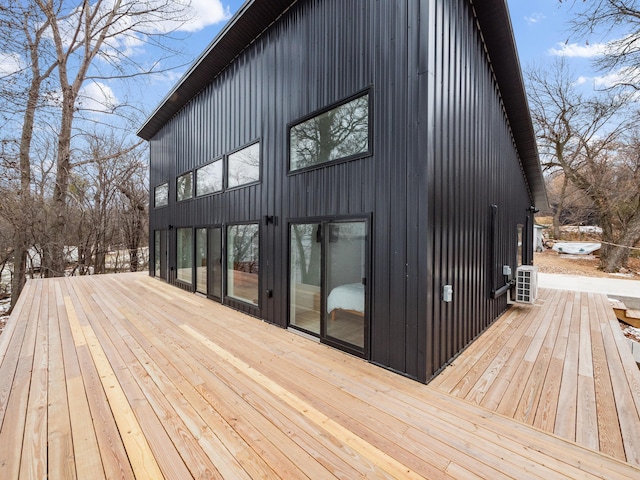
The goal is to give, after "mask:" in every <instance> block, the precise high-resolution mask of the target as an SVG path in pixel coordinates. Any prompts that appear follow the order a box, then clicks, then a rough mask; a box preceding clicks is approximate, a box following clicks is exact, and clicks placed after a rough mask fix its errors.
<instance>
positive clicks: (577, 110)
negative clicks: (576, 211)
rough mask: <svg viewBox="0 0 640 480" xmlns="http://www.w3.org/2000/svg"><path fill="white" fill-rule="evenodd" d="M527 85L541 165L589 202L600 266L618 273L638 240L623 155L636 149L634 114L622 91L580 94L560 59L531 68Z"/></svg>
mask: <svg viewBox="0 0 640 480" xmlns="http://www.w3.org/2000/svg"><path fill="white" fill-rule="evenodd" d="M528 83H529V88H528V91H529V97H530V103H531V113H532V118H533V121H534V125H535V126H536V129H537V136H538V144H539V149H540V153H541V156H542V162H543V165H544V168H545V169H546V170H555V169H561V170H562V171H563V173H564V175H565V176H566V178H567V180H568V181H569V182H570V183H571V184H572V185H573V186H575V187H576V188H577V189H579V190H580V191H581V192H583V193H584V195H585V196H586V197H587V198H589V200H590V201H591V202H592V204H593V208H594V211H595V212H596V213H597V215H598V219H599V222H600V227H601V228H602V230H603V247H602V254H601V268H602V269H604V270H605V271H616V270H617V269H618V268H619V267H621V266H624V265H625V263H626V261H627V259H628V254H629V250H628V248H625V247H632V246H633V245H634V244H635V243H636V242H637V241H638V240H640V235H638V233H639V232H640V205H638V204H637V200H638V199H639V198H640V183H637V182H636V183H635V184H634V183H633V180H632V179H633V178H634V175H635V170H634V168H635V167H634V166H633V162H632V161H627V160H626V158H627V157H629V156H630V154H629V153H625V152H628V151H634V147H633V146H634V145H635V140H633V137H632V138H629V136H628V135H627V134H628V131H629V129H630V128H631V127H632V126H633V125H634V121H633V118H634V116H635V115H637V113H635V112H630V110H629V102H628V99H627V98H625V97H624V96H623V95H619V94H618V95H615V94H613V93H612V92H608V93H605V94H601V95H598V96H593V97H586V96H585V95H583V94H581V93H580V92H579V91H578V90H577V88H576V85H575V83H574V82H572V80H571V73H570V72H569V70H568V68H567V66H566V63H564V62H563V61H559V62H558V63H556V64H555V65H554V66H553V67H552V68H551V70H546V71H545V70H533V71H530V72H529V74H528ZM633 114H635V115H633ZM631 157H632V155H631ZM623 180H624V186H625V187H624V188H625V191H624V192H621V190H620V187H621V185H622V184H621V181H623Z"/></svg>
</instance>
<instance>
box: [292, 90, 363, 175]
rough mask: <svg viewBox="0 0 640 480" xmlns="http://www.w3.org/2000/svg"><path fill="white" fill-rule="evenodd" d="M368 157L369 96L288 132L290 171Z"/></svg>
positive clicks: (334, 109)
mask: <svg viewBox="0 0 640 480" xmlns="http://www.w3.org/2000/svg"><path fill="white" fill-rule="evenodd" d="M368 154H370V150H369V95H368V94H365V95H362V96H360V97H357V98H355V99H352V100H349V101H347V102H345V103H343V104H341V105H338V106H337V107H334V108H332V109H330V110H326V111H324V112H322V113H320V114H318V115H315V116H313V117H311V118H309V119H308V120H304V121H302V122H300V123H298V124H297V125H294V126H292V127H291V128H290V130H289V169H290V170H291V171H294V170H300V169H303V168H309V167H313V166H315V165H320V164H323V163H327V162H332V161H337V160H342V159H350V158H357V157H360V156H365V155H368Z"/></svg>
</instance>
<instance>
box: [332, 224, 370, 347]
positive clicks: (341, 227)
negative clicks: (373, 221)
mask: <svg viewBox="0 0 640 480" xmlns="http://www.w3.org/2000/svg"><path fill="white" fill-rule="evenodd" d="M365 227H366V226H365V222H341V223H330V224H328V225H327V238H328V241H327V243H326V262H325V285H326V289H325V292H326V295H327V308H326V313H325V315H326V321H325V326H326V331H325V335H326V337H328V338H333V339H337V340H339V341H341V342H345V343H348V344H351V345H355V346H356V347H358V348H364V331H365V322H364V320H365V284H366V275H365V269H366V262H365V258H366V255H365V251H366V228H365Z"/></svg>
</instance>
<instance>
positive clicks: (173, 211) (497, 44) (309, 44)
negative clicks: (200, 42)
mask: <svg viewBox="0 0 640 480" xmlns="http://www.w3.org/2000/svg"><path fill="white" fill-rule="evenodd" d="M138 135H139V136H140V137H142V138H143V139H146V140H148V141H149V144H150V158H151V160H150V161H151V167H150V200H151V204H150V239H151V243H150V244H151V246H152V248H151V260H152V261H151V272H150V274H151V275H154V276H156V277H159V278H160V279H163V280H165V281H167V282H169V283H170V284H173V285H175V286H177V287H180V288H183V289H186V290H189V291H193V292H199V293H201V294H203V295H206V296H208V297H209V298H211V299H212V300H214V301H217V302H222V303H223V304H224V305H227V306H229V307H231V308H235V309H238V310H241V311H244V312H246V313H248V314H250V315H253V316H255V317H258V318H260V319H262V320H264V321H266V322H270V323H273V324H276V325H278V326H280V327H283V328H289V329H293V330H296V331H299V332H301V333H303V334H305V335H308V336H310V337H313V338H315V339H317V340H318V341H320V342H323V343H326V344H327V345H330V346H332V347H335V348H338V349H342V350H344V351H346V352H349V353H351V354H354V355H358V356H361V357H363V358H365V359H366V360H368V361H370V362H373V363H375V364H378V365H380V366H383V367H385V368H388V369H391V370H394V371H396V372H399V373H402V374H404V375H407V376H410V377H412V378H415V379H417V380H419V381H422V382H426V381H428V380H429V379H430V378H432V377H433V375H434V374H436V373H437V372H438V371H439V370H440V369H441V368H443V367H444V366H445V365H446V364H447V363H448V362H449V361H450V360H451V359H452V358H453V357H455V355H456V354H457V353H459V352H460V351H461V350H462V349H464V348H465V346H466V345H468V344H469V342H471V341H472V340H473V339H474V338H475V337H476V336H477V335H479V334H480V333H481V332H482V331H483V330H484V329H485V328H486V327H487V326H488V325H489V324H491V323H492V322H493V320H495V319H496V318H497V317H498V316H499V315H500V314H501V313H502V312H504V311H505V310H506V308H507V307H508V304H507V302H508V295H507V292H508V290H509V289H510V280H512V278H513V276H514V274H515V272H516V269H517V268H518V266H520V265H527V264H531V263H532V259H533V245H532V235H533V233H532V232H533V212H534V211H535V208H536V206H538V207H540V206H542V205H545V204H546V201H547V200H546V194H545V190H544V183H543V177H542V172H541V168H540V164H539V159H538V154H537V149H536V142H535V136H534V131H533V127H532V123H531V119H530V115H529V110H528V106H527V101H526V96H525V91H524V87H523V81H522V75H521V72H520V66H519V62H518V57H517V53H516V48H515V43H514V38H513V32H512V29H511V24H510V19H509V14H508V10H507V6H506V3H505V0H379V1H373V0H248V1H247V2H246V3H245V4H244V5H243V6H242V7H241V9H240V10H239V11H238V13H237V14H236V15H235V16H234V17H233V18H232V19H231V20H230V21H229V23H228V24H227V25H226V26H225V28H224V29H223V30H222V31H221V32H220V34H219V35H218V36H217V37H216V38H215V39H214V40H213V42H212V43H211V44H210V45H209V47H208V48H207V49H206V51H205V52H204V53H203V54H202V55H201V56H200V57H199V58H198V60H197V61H196V62H195V63H194V64H193V66H192V67H191V68H190V69H189V71H188V72H187V73H186V74H185V75H184V77H183V78H182V79H181V80H180V81H179V82H178V84H177V85H176V86H175V87H174V88H173V90H172V91H171V92H170V93H169V94H168V95H167V97H166V98H165V100H164V101H163V102H162V103H161V105H160V106H159V107H158V108H157V109H156V110H155V111H154V112H153V114H152V115H151V116H150V117H149V118H148V119H147V120H146V122H145V124H144V125H143V126H142V128H141V129H140V130H139V132H138ZM510 272H511V273H510Z"/></svg>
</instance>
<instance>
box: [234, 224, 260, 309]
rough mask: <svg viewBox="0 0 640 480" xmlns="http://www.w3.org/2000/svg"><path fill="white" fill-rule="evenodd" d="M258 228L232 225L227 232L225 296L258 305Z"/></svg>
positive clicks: (254, 225) (255, 225) (251, 225)
mask: <svg viewBox="0 0 640 480" xmlns="http://www.w3.org/2000/svg"><path fill="white" fill-rule="evenodd" d="M259 231H260V228H259V226H258V225H257V224H249V225H233V226H230V227H229V228H228V230H227V295H228V296H229V297H233V298H236V299H238V300H242V301H243V302H247V303H252V304H254V305H258V292H259V282H258V279H259V276H258V275H259V266H260V265H259V254H260V236H259Z"/></svg>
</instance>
